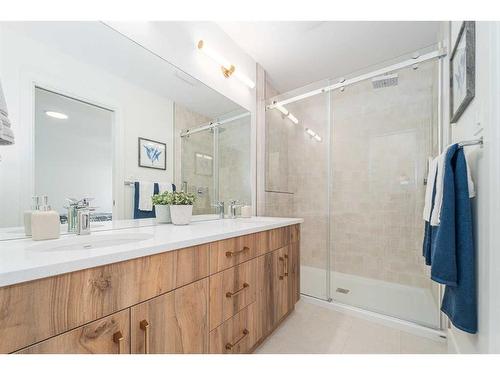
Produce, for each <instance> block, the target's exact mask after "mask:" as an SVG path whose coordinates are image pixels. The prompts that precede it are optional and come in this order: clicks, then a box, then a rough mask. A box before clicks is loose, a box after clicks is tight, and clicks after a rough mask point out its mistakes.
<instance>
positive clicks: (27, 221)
mask: <svg viewBox="0 0 500 375" xmlns="http://www.w3.org/2000/svg"><path fill="white" fill-rule="evenodd" d="M39 207H40V197H38V196H34V197H33V203H32V204H31V210H27V211H24V234H26V236H31V215H33V212H35V211H36V210H38V208H39Z"/></svg>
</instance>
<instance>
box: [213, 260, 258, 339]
mask: <svg viewBox="0 0 500 375" xmlns="http://www.w3.org/2000/svg"><path fill="white" fill-rule="evenodd" d="M256 282H257V259H252V260H250V261H248V262H245V263H242V264H240V265H238V266H236V267H232V268H230V269H227V270H225V271H222V272H219V273H217V274H215V275H212V276H210V315H209V316H210V330H212V329H214V328H216V327H217V326H219V325H220V324H221V323H222V322H224V321H226V320H227V319H229V318H231V317H232V316H233V315H235V314H236V313H237V312H238V311H240V310H241V309H243V308H244V307H246V306H248V305H250V304H251V303H253V302H255V298H256V290H257V288H256Z"/></svg>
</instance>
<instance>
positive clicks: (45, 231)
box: [31, 195, 61, 241]
mask: <svg viewBox="0 0 500 375" xmlns="http://www.w3.org/2000/svg"><path fill="white" fill-rule="evenodd" d="M60 230H61V225H60V223H59V213H58V212H56V211H53V210H51V208H50V206H49V203H48V197H47V196H46V195H44V196H43V197H42V198H41V204H40V205H39V206H38V209H37V210H36V211H34V212H33V213H32V215H31V238H33V240H35V241H39V240H52V239H56V238H59V233H60Z"/></svg>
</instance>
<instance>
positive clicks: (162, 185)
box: [158, 182, 172, 193]
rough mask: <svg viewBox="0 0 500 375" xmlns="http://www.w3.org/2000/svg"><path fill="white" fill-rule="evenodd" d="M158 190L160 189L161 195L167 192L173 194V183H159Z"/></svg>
mask: <svg viewBox="0 0 500 375" xmlns="http://www.w3.org/2000/svg"><path fill="white" fill-rule="evenodd" d="M158 188H159V189H160V193H164V192H166V191H168V192H172V183H171V182H159V183H158Z"/></svg>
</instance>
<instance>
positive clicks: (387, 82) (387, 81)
mask: <svg viewBox="0 0 500 375" xmlns="http://www.w3.org/2000/svg"><path fill="white" fill-rule="evenodd" d="M372 85H373V88H374V89H383V88H386V87H391V86H397V85H398V74H397V73H394V74H386V75H383V76H378V77H375V78H372Z"/></svg>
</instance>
